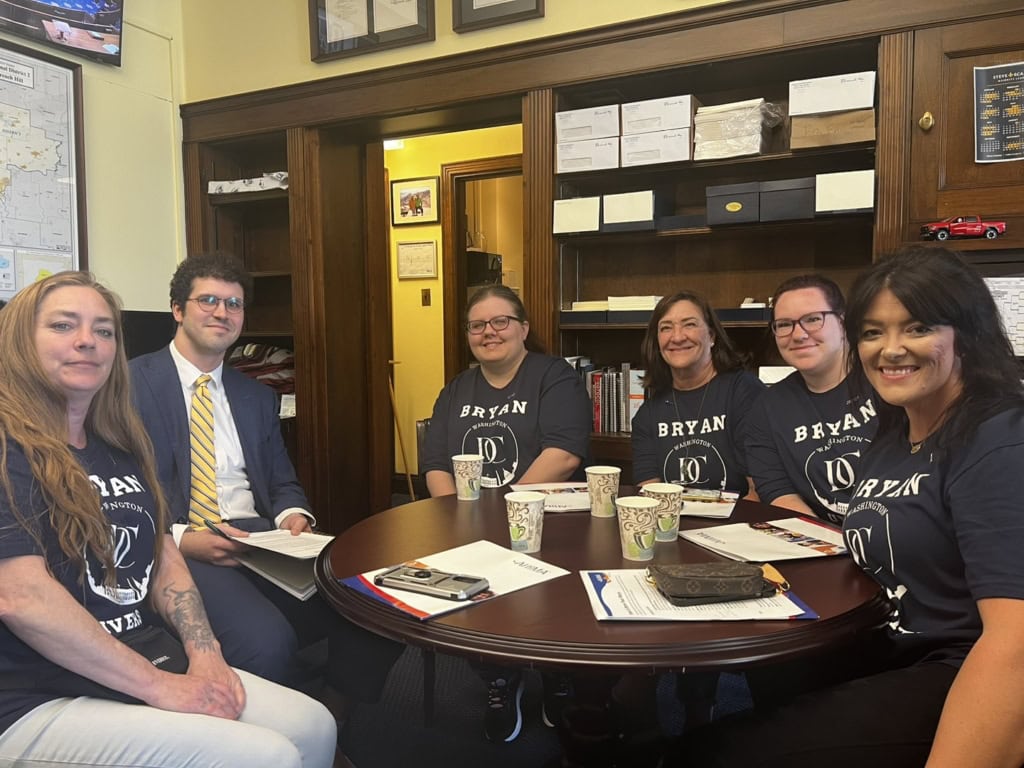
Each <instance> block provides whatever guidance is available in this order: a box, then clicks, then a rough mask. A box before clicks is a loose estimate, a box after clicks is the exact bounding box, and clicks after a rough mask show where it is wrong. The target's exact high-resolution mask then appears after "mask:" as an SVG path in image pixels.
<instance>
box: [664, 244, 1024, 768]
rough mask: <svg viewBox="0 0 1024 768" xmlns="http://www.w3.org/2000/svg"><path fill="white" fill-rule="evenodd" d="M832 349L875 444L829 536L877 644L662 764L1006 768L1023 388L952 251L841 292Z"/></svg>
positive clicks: (716, 728)
mask: <svg viewBox="0 0 1024 768" xmlns="http://www.w3.org/2000/svg"><path fill="white" fill-rule="evenodd" d="M846 335H847V340H848V342H849V344H850V348H851V349H852V350H854V351H855V353H856V354H855V356H854V357H853V359H852V369H851V376H853V375H863V376H866V378H867V380H868V382H869V383H870V384H871V385H872V386H873V387H874V390H875V392H876V393H877V397H878V433H877V434H876V436H875V439H874V441H873V442H872V443H871V447H870V448H869V449H868V451H867V453H866V455H865V456H864V457H863V459H862V461H861V464H860V469H859V482H858V484H857V488H856V490H855V491H854V493H853V496H852V498H851V500H850V507H849V510H848V511H847V513H846V517H845V519H844V521H843V535H844V538H845V541H846V545H847V548H848V549H849V550H850V554H851V555H852V557H853V560H854V562H855V563H856V564H857V565H858V566H860V567H861V568H862V569H863V570H864V571H865V572H866V573H867V574H869V575H870V576H871V577H872V578H873V579H875V580H876V581H877V582H878V583H879V584H880V585H881V587H882V588H883V589H884V590H885V591H886V593H887V594H888V596H889V599H890V600H891V601H892V606H893V612H892V615H891V617H890V622H889V627H888V632H887V636H886V637H885V638H884V641H885V642H884V644H883V647H882V648H881V649H880V651H879V652H877V653H868V652H867V650H868V649H865V648H863V647H861V648H858V649H856V652H855V653H854V654H851V655H853V656H855V657H856V658H858V659H860V660H862V661H863V662H864V663H863V665H862V666H863V669H862V670H861V671H860V674H861V675H862V676H861V677H859V678H857V679H854V680H851V681H850V682H847V683H843V684H840V685H838V686H834V687H829V688H823V689H820V690H817V691H814V692H812V693H808V694H805V695H804V696H801V697H798V698H796V699H794V700H793V701H792V702H791V703H789V704H785V705H783V706H777V707H774V708H766V709H764V710H760V711H759V710H758V709H756V708H755V710H754V712H753V714H752V715H749V716H748V717H746V718H744V719H742V720H741V721H734V722H727V721H725V720H723V721H720V722H719V723H716V724H715V725H713V726H711V727H710V728H709V729H707V730H706V731H705V732H704V734H703V735H702V736H700V737H699V739H698V737H697V735H696V734H695V735H694V739H693V740H691V741H690V742H689V743H684V744H683V745H681V746H682V750H681V752H680V764H682V765H686V766H690V765H692V766H700V768H711V767H712V766H716V767H724V766H737V767H738V766H750V765H758V766H764V767H765V768H770V767H772V768H773V767H774V766H786V768H803V767H804V766H808V767H809V766H819V765H828V766H832V768H845V767H846V766H863V765H868V764H870V765H873V766H878V767H879V768H919V767H920V766H923V765H927V766H928V767H929V768H939V767H940V766H972V768H1018V767H1019V766H1020V765H1022V764H1024V704H1022V701H1021V690H1024V644H1022V643H1021V637H1022V636H1024V564H1022V561H1021V552H1022V551H1024V517H1022V514H1021V500H1020V488H1019V487H1018V483H1017V479H1018V478H1019V476H1020V471H1021V467H1022V466H1024V386H1022V384H1021V380H1020V370H1019V368H1018V366H1017V361H1016V360H1015V358H1014V354H1013V347H1012V346H1011V344H1010V342H1009V340H1008V339H1007V337H1006V332H1005V331H1004V329H1003V325H1002V321H1001V319H1000V316H999V310H998V309H997V307H996V304H995V302H994V301H993V299H992V295H991V294H990V293H989V290H988V288H987V286H986V285H985V282H984V280H982V278H981V276H980V275H979V274H978V273H977V271H975V269H974V268H973V267H971V266H970V265H969V264H967V263H966V262H964V261H963V260H962V259H961V258H960V257H959V256H958V255H957V254H956V253H954V252H952V251H948V250H946V249H943V248H924V247H920V246H918V247H912V248H908V249H905V250H903V251H900V252H898V253H896V254H895V255H893V256H890V257H888V258H884V259H882V260H880V261H879V262H877V263H876V264H874V265H873V266H872V267H871V268H869V269H868V270H867V271H866V272H865V273H864V274H862V275H861V276H860V278H858V280H857V282H856V284H855V285H854V287H853V290H852V292H851V294H850V302H849V307H848V309H847V314H846ZM780 733H798V734H799V738H795V739H779V738H778V735H779V734H780Z"/></svg>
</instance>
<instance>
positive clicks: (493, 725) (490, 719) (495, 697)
mask: <svg viewBox="0 0 1024 768" xmlns="http://www.w3.org/2000/svg"><path fill="white" fill-rule="evenodd" d="M524 685H525V684H524V681H523V675H522V673H520V672H513V673H511V674H509V675H508V676H507V677H496V678H494V679H492V680H488V681H487V713H486V714H485V715H484V733H485V734H487V738H488V739H489V740H490V741H505V742H508V741H513V740H514V739H515V738H516V737H517V736H519V732H520V731H522V729H523V708H522V704H521V702H522V699H523V687H524Z"/></svg>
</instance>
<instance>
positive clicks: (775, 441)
mask: <svg viewBox="0 0 1024 768" xmlns="http://www.w3.org/2000/svg"><path fill="white" fill-rule="evenodd" d="M772 306H773V307H774V311H773V319H772V322H771V330H772V333H773V335H774V336H775V343H776V345H777V346H778V348H779V354H781V355H782V359H783V360H785V362H786V363H787V364H789V365H791V366H793V367H794V368H796V371H795V372H793V373H792V374H790V375H789V376H788V377H786V378H785V379H783V380H782V381H780V382H779V383H777V384H775V385H774V386H772V387H771V388H770V389H769V390H768V391H767V392H766V393H765V394H764V396H763V397H762V398H761V399H760V401H758V403H757V405H756V406H755V408H754V410H753V413H752V414H751V416H750V419H749V422H748V432H747V436H746V448H747V462H748V465H749V467H750V473H751V476H752V477H753V479H754V486H755V488H756V489H757V495H758V497H759V498H760V499H761V501H764V502H767V503H769V504H774V505H775V506H778V507H785V508H787V509H792V510H793V511H795V512H800V513H803V514H814V515H817V516H818V517H820V518H823V519H825V520H828V521H830V522H832V523H836V524H838V523H842V521H843V516H844V515H845V514H846V508H847V505H848V504H849V501H850V495H851V494H852V493H853V489H854V487H855V485H856V481H857V467H858V465H859V463H860V458H861V456H862V455H863V454H864V451H865V450H866V449H867V447H868V445H870V443H871V438H872V437H873V436H874V434H875V428H876V427H877V419H876V417H875V406H874V403H873V401H872V397H871V392H870V387H869V386H867V384H866V382H861V385H860V386H857V387H853V388H852V389H853V391H851V386H850V381H849V380H848V374H849V371H850V362H849V355H848V351H849V350H848V347H847V344H846V336H845V333H846V331H845V329H844V327H843V313H844V312H845V308H846V303H845V300H844V299H843V294H842V291H840V290H839V286H837V285H836V284H835V283H834V282H832V281H831V280H829V279H828V278H827V277H822V276H821V275H800V276H798V277H793V278H790V279H789V280H786V281H785V282H784V283H782V285H780V286H779V287H778V289H777V290H776V291H775V296H774V298H773V302H772Z"/></svg>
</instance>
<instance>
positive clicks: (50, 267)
mask: <svg viewBox="0 0 1024 768" xmlns="http://www.w3.org/2000/svg"><path fill="white" fill-rule="evenodd" d="M0 73H2V77H0V104H2V105H3V106H4V108H5V110H6V111H7V113H8V116H9V118H10V119H9V120H7V121H4V120H0V123H3V124H4V126H5V127H4V137H3V146H4V151H3V152H0V156H3V157H4V158H5V163H6V165H5V168H4V172H3V174H0V175H2V176H3V177H4V178H3V181H2V184H0V186H2V188H3V189H2V191H3V194H2V197H3V201H4V205H3V222H0V299H4V300H5V301H6V300H7V299H10V298H11V297H12V296H13V295H14V294H15V293H17V292H18V291H20V290H21V289H22V288H24V287H25V286H26V285H30V284H31V283H34V282H35V281H36V280H38V279H40V277H44V276H46V275H48V274H51V273H53V272H61V271H63V270H68V269H88V260H87V258H86V242H87V240H86V226H85V154H84V141H83V134H82V66H81V65H80V64H76V63H74V62H70V61H65V60H63V59H59V58H57V57H56V56H51V55H49V54H46V53H40V52H39V51H36V50H33V49H31V48H24V47H22V46H20V45H15V44H13V43H8V42H6V41H2V40H0ZM4 224H6V226H5V225H4Z"/></svg>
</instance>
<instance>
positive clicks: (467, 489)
mask: <svg viewBox="0 0 1024 768" xmlns="http://www.w3.org/2000/svg"><path fill="white" fill-rule="evenodd" d="M452 469H453V470H454V474H455V495H456V496H457V497H458V499H459V501H476V500H477V499H479V498H480V474H481V473H482V472H483V470H484V457H483V456H481V455H480V454H479V453H460V454H458V455H456V456H452Z"/></svg>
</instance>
